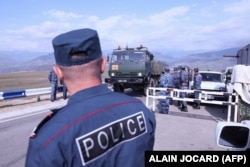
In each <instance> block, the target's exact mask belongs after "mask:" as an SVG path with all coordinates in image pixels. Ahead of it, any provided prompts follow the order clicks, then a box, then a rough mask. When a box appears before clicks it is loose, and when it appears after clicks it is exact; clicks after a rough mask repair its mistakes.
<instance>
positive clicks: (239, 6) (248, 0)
mask: <svg viewBox="0 0 250 167" xmlns="http://www.w3.org/2000/svg"><path fill="white" fill-rule="evenodd" d="M249 10H250V0H241V1H237V2H235V3H232V4H228V5H227V6H226V7H225V9H224V12H229V13H232V14H235V13H238V14H242V13H243V14H244V13H245V12H248V13H249Z"/></svg>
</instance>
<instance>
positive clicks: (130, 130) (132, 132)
mask: <svg viewBox="0 0 250 167" xmlns="http://www.w3.org/2000/svg"><path fill="white" fill-rule="evenodd" d="M131 123H132V124H135V122H134V121H133V120H132V119H129V120H128V122H127V127H128V131H129V133H130V134H131V135H134V134H135V133H136V128H134V131H132V129H131V127H130V126H129V124H131Z"/></svg>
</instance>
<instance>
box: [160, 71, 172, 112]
mask: <svg viewBox="0 0 250 167" xmlns="http://www.w3.org/2000/svg"><path fill="white" fill-rule="evenodd" d="M160 86H161V87H165V88H173V76H172V75H171V74H170V69H169V68H168V67H165V72H164V74H162V75H161V77H160ZM160 95H163V96H169V95H170V91H169V90H168V89H166V90H161V91H160ZM169 103H170V99H169V97H166V99H161V100H160V105H161V111H160V113H162V114H168V112H169Z"/></svg>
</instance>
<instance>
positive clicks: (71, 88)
mask: <svg viewBox="0 0 250 167" xmlns="http://www.w3.org/2000/svg"><path fill="white" fill-rule="evenodd" d="M98 85H101V80H99V79H92V80H85V81H81V82H80V81H79V82H76V83H73V84H69V85H68V86H67V88H68V92H69V95H70V96H72V95H73V94H75V93H76V92H78V91H81V90H84V89H88V88H91V87H94V86H98Z"/></svg>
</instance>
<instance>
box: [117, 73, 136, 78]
mask: <svg viewBox="0 0 250 167" xmlns="http://www.w3.org/2000/svg"><path fill="white" fill-rule="evenodd" d="M116 76H118V77H136V76H137V73H136V72H130V73H121V72H117V73H116Z"/></svg>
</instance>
